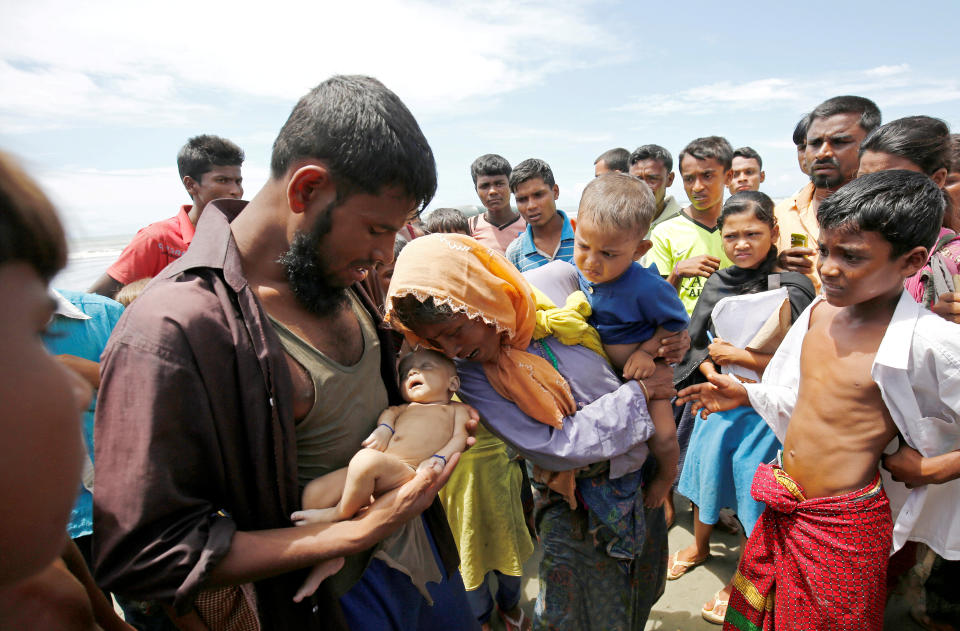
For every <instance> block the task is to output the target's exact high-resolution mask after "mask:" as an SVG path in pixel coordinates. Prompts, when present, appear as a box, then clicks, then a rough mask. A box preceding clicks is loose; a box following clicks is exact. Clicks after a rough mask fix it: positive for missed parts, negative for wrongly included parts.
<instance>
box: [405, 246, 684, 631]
mask: <svg viewBox="0 0 960 631" xmlns="http://www.w3.org/2000/svg"><path fill="white" fill-rule="evenodd" d="M569 274H573V277H572V278H573V281H572V285H571V284H570V282H569V281H570V276H569ZM528 276H529V277H531V278H535V280H534V282H536V283H537V285H538V287H539V289H541V290H542V291H543V292H544V293H545V294H546V295H547V296H548V297H549V298H550V299H551V300H552V301H553V302H554V303H557V304H562V303H563V302H564V299H565V298H566V296H567V294H569V293H570V292H571V291H573V290H574V289H576V286H577V285H576V280H575V279H576V276H575V270H574V268H573V267H572V266H570V265H568V264H566V263H554V264H551V265H547V266H545V267H543V268H540V269H539V270H536V271H534V272H530V273H528ZM387 309H388V318H389V319H390V321H391V323H392V325H393V326H394V327H395V328H397V329H399V330H401V331H402V332H403V333H404V334H405V335H406V336H407V339H408V341H410V343H411V344H421V345H425V346H430V347H433V348H437V349H440V350H442V351H443V352H444V353H446V354H447V355H448V356H450V357H453V358H456V359H457V360H458V361H457V365H458V370H459V373H460V377H461V391H460V396H461V398H462V399H463V400H464V401H466V402H468V403H469V404H471V405H473V406H474V407H475V408H477V410H478V411H479V412H480V415H481V418H482V420H483V422H484V424H485V425H486V426H487V427H488V429H490V430H491V431H492V432H493V433H495V434H497V435H498V436H500V437H501V438H502V439H503V440H504V441H506V442H507V443H509V444H511V445H513V446H514V447H515V448H516V449H517V450H519V451H520V452H521V454H522V455H523V456H524V457H526V458H527V459H528V460H529V461H530V462H532V463H534V464H535V465H537V466H539V467H540V468H542V469H545V470H548V471H567V470H571V469H578V470H580V472H579V473H578V474H577V479H576V491H577V498H578V502H577V506H576V508H571V507H570V506H569V505H568V503H567V502H566V501H565V500H564V499H563V497H562V496H561V495H560V494H558V493H555V492H553V491H551V490H549V489H548V488H546V487H545V486H543V485H537V488H536V493H535V500H536V511H537V522H538V525H539V530H540V536H541V543H542V546H543V551H544V559H543V561H542V562H541V565H540V579H541V580H540V594H539V596H538V599H537V607H536V616H537V618H538V619H539V621H540V623H542V624H544V625H546V626H549V627H551V628H564V629H575V628H586V627H590V628H604V629H637V630H640V629H643V626H644V623H645V621H646V618H647V616H648V614H649V612H650V608H651V607H652V605H653V603H654V602H655V601H656V599H657V598H658V597H659V595H660V594H661V593H662V591H663V585H664V581H665V568H666V556H667V548H666V526H665V523H664V518H663V510H662V508H658V509H645V508H644V507H643V501H642V493H641V491H640V486H641V483H642V480H643V479H649V476H648V475H645V474H646V473H648V472H646V471H632V472H630V473H627V474H624V471H631V470H632V469H635V468H636V467H635V466H632V465H635V464H636V463H635V462H632V461H631V460H635V457H636V454H637V448H638V447H641V446H642V445H643V443H645V442H646V440H647V439H648V438H649V437H650V435H651V434H652V432H653V424H652V421H651V420H650V416H649V414H648V413H647V408H646V395H645V392H644V391H645V390H646V391H647V392H649V393H650V395H652V396H655V397H660V396H664V397H666V396H669V395H670V394H671V391H672V386H671V382H672V371H671V370H670V369H669V368H666V367H665V368H663V369H661V371H660V372H659V373H658V374H656V375H654V377H652V378H651V379H649V380H645V382H644V383H638V382H635V381H630V382H628V383H626V384H621V382H620V380H619V379H618V377H617V376H616V375H615V374H614V373H613V371H612V369H611V368H610V366H609V364H607V362H606V360H605V359H604V358H603V357H601V356H600V355H599V354H597V353H596V352H594V351H593V350H590V349H589V348H587V347H586V346H582V345H579V344H571V345H567V344H564V343H562V342H561V341H560V340H559V339H557V337H556V336H554V335H551V334H550V332H549V331H545V330H543V326H541V327H537V311H536V298H535V294H534V290H533V288H532V287H531V285H530V284H529V283H528V282H527V280H526V278H525V277H524V276H523V275H521V274H520V273H519V272H518V271H517V270H516V269H515V268H513V266H512V265H510V263H509V262H507V260H506V259H504V258H503V257H502V256H501V255H499V254H498V253H496V252H494V251H492V250H490V249H488V248H486V247H484V246H482V245H480V244H479V243H477V242H476V241H474V240H473V239H471V238H469V237H464V236H460V235H450V234H445V235H431V236H428V237H424V238H421V239H417V240H416V241H415V242H412V243H410V244H409V245H408V246H407V247H406V249H405V250H404V251H403V253H402V254H401V256H400V258H399V259H398V261H397V264H396V268H395V270H394V276H393V279H392V281H391V284H390V290H389V292H388V295H387ZM538 328H539V330H537V329H538ZM535 331H536V333H535ZM538 337H539V338H540V339H535V338H538ZM567 342H570V340H567ZM677 346H679V347H680V348H675V349H674V351H675V352H674V353H673V354H674V355H676V354H677V352H679V354H680V355H682V353H683V351H684V350H685V348H683V347H684V346H685V341H681V342H680V343H679V344H677ZM599 505H602V506H603V507H604V508H603V510H598V506H599ZM588 507H590V508H588ZM626 523H629V524H630V527H629V528H627V529H623V528H620V526H622V525H623V524H626Z"/></svg>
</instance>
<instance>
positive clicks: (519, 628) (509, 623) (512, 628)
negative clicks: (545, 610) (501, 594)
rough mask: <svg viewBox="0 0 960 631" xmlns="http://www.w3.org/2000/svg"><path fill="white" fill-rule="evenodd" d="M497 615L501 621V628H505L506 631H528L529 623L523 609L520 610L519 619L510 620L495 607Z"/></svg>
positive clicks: (502, 611)
mask: <svg viewBox="0 0 960 631" xmlns="http://www.w3.org/2000/svg"><path fill="white" fill-rule="evenodd" d="M497 613H498V614H500V619H501V620H503V626H504V627H506V629H507V631H530V625H531V621H529V620H527V617H526V615H524V613H523V609H521V610H520V617H519V618H511V617H510V616H508V615H507V612H505V611H504V610H503V609H500V607H497Z"/></svg>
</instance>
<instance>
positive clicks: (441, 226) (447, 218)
mask: <svg viewBox="0 0 960 631" xmlns="http://www.w3.org/2000/svg"><path fill="white" fill-rule="evenodd" d="M423 227H424V228H425V229H426V231H427V232H429V233H431V234H432V233H435V232H462V233H463V234H470V224H469V223H468V222H467V218H466V217H464V216H463V213H462V212H460V211H459V210H457V209H456V208H436V209H434V210H431V211H430V214H429V215H427V218H426V219H424V221H423Z"/></svg>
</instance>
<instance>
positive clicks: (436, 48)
mask: <svg viewBox="0 0 960 631" xmlns="http://www.w3.org/2000/svg"><path fill="white" fill-rule="evenodd" d="M592 4H593V3H592V2H576V1H575V0H567V1H561V2H557V3H554V5H553V6H552V7H551V10H550V11H543V10H542V7H539V6H536V5H535V4H533V3H529V2H510V1H508V0H485V1H482V2H481V1H480V0H468V1H463V2H452V3H431V2H427V1H425V0H403V1H401V0H371V1H368V2H363V3H345V2H344V3H334V2H310V3H304V2H300V1H298V0H275V1H273V2H269V3H262V2H252V1H249V0H248V1H243V2H227V1H208V2H195V1H193V0H169V1H168V2H164V3H144V2H125V1H118V0H100V1H98V2H93V3H63V2H58V1H57V0H36V1H31V2H19V3H7V5H6V6H5V7H4V19H3V20H2V22H0V63H2V64H3V65H2V66H0V88H2V89H3V92H4V95H5V97H4V101H6V102H5V103H4V105H3V108H2V109H0V115H2V116H3V118H4V120H5V122H7V123H10V124H15V123H16V121H17V120H18V117H19V118H20V119H21V120H20V125H21V126H27V127H29V126H33V127H37V126H40V127H42V126H50V125H52V124H53V123H52V121H55V120H56V119H58V118H59V122H58V123H57V124H60V125H62V124H66V122H68V121H71V120H74V119H80V120H83V119H85V118H87V117H89V116H93V115H96V114H97V113H99V114H100V115H101V116H106V117H116V120H117V122H119V123H125V122H131V121H132V120H134V119H136V120H139V121H141V122H146V121H151V120H153V119H154V118H155V117H157V116H160V117H166V118H170V117H173V118H177V117H179V116H181V115H182V114H184V113H187V112H189V111H190V108H191V107H195V106H191V105H189V103H191V102H192V100H193V99H191V98H187V97H188V95H189V96H191V97H195V95H196V94H198V93H201V92H202V91H209V92H206V94H207V99H208V101H209V102H210V103H215V102H217V101H220V102H222V103H224V104H227V103H229V102H230V101H231V100H233V99H235V98H243V97H244V96H246V97H257V98H266V99H276V100H281V101H283V102H285V103H288V102H290V101H291V100H292V99H295V98H297V97H299V96H300V95H301V94H303V93H304V92H306V91H307V90H308V89H309V88H310V87H312V86H313V85H315V84H316V83H318V82H319V81H320V80H322V79H324V78H326V77H327V76H329V75H331V74H334V73H363V74H372V75H375V76H377V77H378V78H380V79H381V80H382V81H384V83H386V84H387V85H388V86H390V87H391V88H392V89H393V90H394V91H396V92H397V93H398V94H399V95H400V96H401V97H402V98H403V99H404V101H405V102H407V103H408V105H410V106H411V108H412V109H414V110H416V111H419V112H424V111H426V112H430V111H437V112H445V111H456V110H457V108H458V107H460V106H461V105H462V104H463V103H465V102H469V101H474V100H488V99H492V98H496V97H497V96H499V95H503V94H505V93H509V92H511V91H513V90H516V89H518V88H520V87H529V86H530V85H535V84H537V83H539V82H541V81H543V80H544V79H545V77H547V76H548V75H550V74H552V73H555V72H559V71H564V70H569V69H571V68H576V67H583V66H584V65H586V61H585V60H587V59H590V58H591V57H592V56H591V55H590V54H585V51H596V50H597V49H599V47H600V46H603V48H604V49H606V48H618V47H619V48H621V49H624V48H627V47H628V43H625V42H616V41H615V39H614V38H613V37H612V36H611V35H610V34H608V33H605V32H603V31H602V30H601V29H600V27H599V26H596V25H595V24H594V21H593V20H591V13H592V11H591V6H592ZM601 42H602V44H601ZM218 91H219V92H220V94H219V95H218V94H217V92H218ZM16 94H21V95H22V96H20V97H17V98H14V99H8V97H9V96H10V95H16ZM211 94H212V96H211ZM38 101H40V102H41V103H42V105H41V106H40V108H39V109H36V105H37V102H38ZM137 117H139V118H137Z"/></svg>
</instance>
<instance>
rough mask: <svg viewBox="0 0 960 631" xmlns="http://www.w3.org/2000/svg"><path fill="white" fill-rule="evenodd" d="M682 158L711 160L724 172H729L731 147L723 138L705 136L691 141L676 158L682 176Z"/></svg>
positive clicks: (731, 157)
mask: <svg viewBox="0 0 960 631" xmlns="http://www.w3.org/2000/svg"><path fill="white" fill-rule="evenodd" d="M684 156H691V157H693V158H696V159H697V160H710V159H713V160H716V161H717V162H719V163H720V164H722V165H723V170H724V171H729V170H730V164H731V163H732V162H733V147H731V146H730V143H729V142H727V139H726V138H724V137H723V136H706V137H704V138H697V139H696V140H691V141H690V143H689V144H687V146H686V147H684V148H683V151H681V152H680V156H679V157H678V158H677V164H678V165H680V170H681V173H680V175H683V173H682V171H683V157H684Z"/></svg>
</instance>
